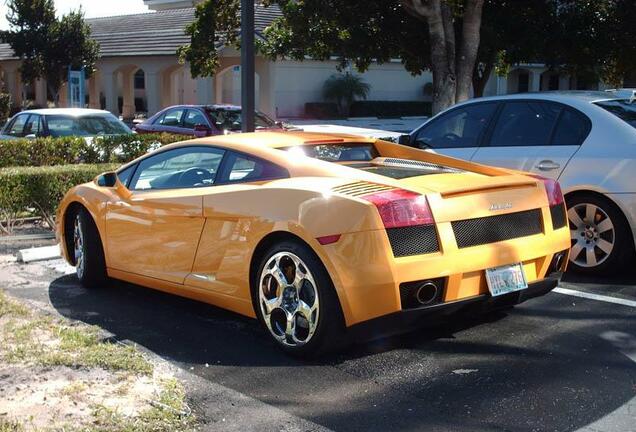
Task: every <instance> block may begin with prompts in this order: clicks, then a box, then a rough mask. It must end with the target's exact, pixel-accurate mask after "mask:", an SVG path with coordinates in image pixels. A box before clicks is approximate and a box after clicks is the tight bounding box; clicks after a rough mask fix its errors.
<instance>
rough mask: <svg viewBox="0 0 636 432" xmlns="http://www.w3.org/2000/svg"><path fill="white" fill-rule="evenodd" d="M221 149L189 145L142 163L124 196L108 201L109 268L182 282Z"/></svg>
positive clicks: (158, 154)
mask: <svg viewBox="0 0 636 432" xmlns="http://www.w3.org/2000/svg"><path fill="white" fill-rule="evenodd" d="M224 153H225V152H224V150H222V149H218V148H214V147H208V146H189V147H180V148H176V149H171V150H166V151H162V152H159V153H156V154H153V155H151V156H149V157H147V158H145V159H143V160H142V161H140V162H139V163H138V164H137V166H136V168H135V170H134V174H132V175H131V174H130V172H128V173H126V176H130V178H129V180H128V181H127V184H128V192H129V193H128V194H124V195H125V196H119V199H118V200H115V201H113V202H109V203H108V207H107V211H106V251H107V256H108V266H109V268H112V269H115V270H120V271H125V272H129V273H134V274H138V275H142V276H146V277H152V278H155V279H161V280H165V281H169V282H173V283H177V284H183V282H184V279H185V277H186V276H187V275H188V274H189V273H190V272H191V270H192V263H193V261H194V257H195V254H196V249H197V245H198V243H199V239H200V237H201V231H202V230H203V226H204V222H205V220H204V217H203V196H204V195H205V194H206V193H207V192H206V190H209V189H210V188H209V187H208V186H212V185H213V184H214V181H215V179H216V175H217V172H218V169H219V166H220V165H221V160H222V159H223V155H224Z"/></svg>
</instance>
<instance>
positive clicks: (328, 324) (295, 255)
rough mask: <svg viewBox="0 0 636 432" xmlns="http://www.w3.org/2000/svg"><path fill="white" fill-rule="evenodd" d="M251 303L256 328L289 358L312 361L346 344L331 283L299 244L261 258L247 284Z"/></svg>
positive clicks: (273, 250) (285, 243)
mask: <svg viewBox="0 0 636 432" xmlns="http://www.w3.org/2000/svg"><path fill="white" fill-rule="evenodd" d="M290 281H291V283H290ZM252 300H253V304H254V310H255V311H256V315H257V317H258V320H259V321H260V323H261V325H262V326H263V328H264V329H265V330H266V332H267V334H268V335H269V336H270V337H271V338H272V339H273V340H274V341H275V343H276V344H277V345H278V346H279V347H281V348H282V349H283V350H284V351H285V352H287V353H288V354H291V355H293V356H297V357H314V356H317V355H320V354H324V353H326V352H329V351H331V350H333V349H335V348H336V347H340V346H341V345H342V344H343V343H344V341H345V338H344V330H345V326H344V318H343V315H342V309H341V308H340V302H339V301H338V296H337V294H336V291H335V288H334V286H333V282H332V281H331V277H330V276H329V273H328V272H327V270H326V269H325V267H324V265H323V264H322V262H321V261H320V259H319V258H318V257H317V256H316V254H315V253H314V252H313V251H312V250H311V249H310V248H309V247H308V246H306V245H304V244H302V243H301V242H297V241H283V242H280V243H277V244H275V245H274V246H272V247H270V248H269V249H268V250H267V252H265V253H264V254H263V257H262V259H261V260H260V262H259V264H258V267H257V270H256V272H255V273H254V276H253V278H252ZM301 301H302V302H303V304H301Z"/></svg>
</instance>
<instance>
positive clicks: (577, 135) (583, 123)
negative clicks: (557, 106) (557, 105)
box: [552, 108, 590, 145]
mask: <svg viewBox="0 0 636 432" xmlns="http://www.w3.org/2000/svg"><path fill="white" fill-rule="evenodd" d="M589 133H590V121H589V120H588V119H587V117H585V116H584V115H583V114H580V113H578V112H575V111H573V110H571V109H567V108H566V109H564V110H563V112H562V113H561V117H559V123H558V124H557V127H556V130H555V131H554V136H553V137H552V145H581V144H583V141H585V138H587V135H588V134H589Z"/></svg>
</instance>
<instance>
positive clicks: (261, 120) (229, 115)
mask: <svg viewBox="0 0 636 432" xmlns="http://www.w3.org/2000/svg"><path fill="white" fill-rule="evenodd" d="M206 111H207V113H208V115H209V116H210V117H211V118H212V121H213V122H214V126H216V128H217V129H219V130H222V131H225V130H228V131H240V130H241V127H242V121H243V120H242V118H243V117H242V115H241V110H239V109H225V108H206ZM254 125H255V126H256V129H263V128H271V127H275V126H276V123H275V122H274V120H272V119H270V118H269V117H267V116H266V115H265V114H263V113H261V112H258V111H256V113H255V114H254Z"/></svg>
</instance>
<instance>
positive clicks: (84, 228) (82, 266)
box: [71, 208, 108, 289]
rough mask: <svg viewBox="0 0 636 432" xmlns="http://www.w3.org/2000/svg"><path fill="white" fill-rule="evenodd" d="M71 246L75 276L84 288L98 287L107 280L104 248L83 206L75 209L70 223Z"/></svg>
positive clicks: (95, 227) (93, 223) (92, 221)
mask: <svg viewBox="0 0 636 432" xmlns="http://www.w3.org/2000/svg"><path fill="white" fill-rule="evenodd" d="M71 235H72V236H73V238H72V243H71V244H72V246H73V250H72V251H71V253H74V263H75V268H76V274H77V278H78V279H79V281H80V283H81V284H82V285H83V286H84V287H85V288H90V289H93V288H98V287H101V286H103V285H104V284H105V283H106V281H107V279H108V278H107V276H106V262H105V260H104V248H103V247H102V241H101V237H100V235H99V231H98V230H97V226H96V225H95V221H94V220H93V218H92V217H91V215H90V214H89V213H88V211H87V210H86V209H84V208H80V209H78V210H77V212H76V213H75V215H74V217H73V223H72V231H71Z"/></svg>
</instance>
